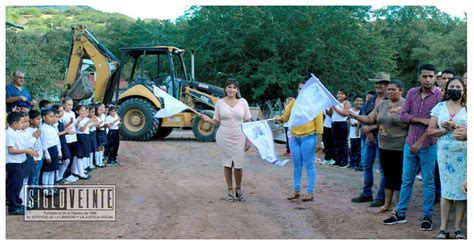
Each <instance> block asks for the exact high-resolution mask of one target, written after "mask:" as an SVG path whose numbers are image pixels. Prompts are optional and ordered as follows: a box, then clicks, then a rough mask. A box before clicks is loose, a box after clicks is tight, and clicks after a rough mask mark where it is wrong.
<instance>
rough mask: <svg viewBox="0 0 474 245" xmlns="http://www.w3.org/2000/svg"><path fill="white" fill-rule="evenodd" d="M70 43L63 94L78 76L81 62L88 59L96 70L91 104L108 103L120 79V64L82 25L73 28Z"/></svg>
mask: <svg viewBox="0 0 474 245" xmlns="http://www.w3.org/2000/svg"><path fill="white" fill-rule="evenodd" d="M71 42H72V45H71V51H70V54H69V62H68V68H67V72H66V79H65V88H66V89H65V94H66V95H67V93H68V91H69V90H70V89H71V88H72V86H73V85H74V83H75V82H76V79H77V77H78V76H79V75H80V72H81V67H82V63H83V60H84V59H86V58H90V59H91V60H92V62H93V63H94V66H95V70H96V81H95V84H94V98H93V102H94V103H95V102H99V101H101V102H104V103H109V102H110V101H111V99H112V95H113V91H114V88H115V85H116V84H117V83H118V81H119V79H120V73H119V72H120V63H119V62H118V59H117V58H116V57H115V56H114V55H113V54H112V53H111V52H110V51H109V50H108V49H107V48H106V47H105V46H103V45H102V44H101V43H99V42H98V41H97V39H95V38H94V36H92V34H91V33H89V32H88V31H87V30H86V28H85V26H83V25H79V26H78V27H77V28H73V38H72V41H71ZM81 99H86V98H81Z"/></svg>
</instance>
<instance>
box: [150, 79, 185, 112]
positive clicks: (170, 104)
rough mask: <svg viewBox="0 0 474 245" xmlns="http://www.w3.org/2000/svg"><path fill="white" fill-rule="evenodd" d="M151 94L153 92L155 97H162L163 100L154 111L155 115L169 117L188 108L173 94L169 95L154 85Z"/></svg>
mask: <svg viewBox="0 0 474 245" xmlns="http://www.w3.org/2000/svg"><path fill="white" fill-rule="evenodd" d="M153 94H155V96H156V97H161V98H163V101H164V105H162V107H161V109H160V110H159V111H157V112H156V114H155V117H160V118H163V117H170V116H173V115H174V114H177V113H180V112H182V111H184V110H186V108H188V106H187V105H186V104H184V103H183V102H181V101H179V100H177V99H175V98H174V97H173V96H171V95H169V94H168V93H166V92H165V91H163V90H161V89H160V88H158V87H157V86H154V85H153Z"/></svg>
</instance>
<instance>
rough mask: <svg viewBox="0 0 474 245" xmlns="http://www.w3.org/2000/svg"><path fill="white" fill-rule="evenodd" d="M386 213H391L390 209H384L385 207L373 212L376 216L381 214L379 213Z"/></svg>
mask: <svg viewBox="0 0 474 245" xmlns="http://www.w3.org/2000/svg"><path fill="white" fill-rule="evenodd" d="M388 211H392V208H386V207H383V206H382V207H380V208H379V209H377V210H376V211H375V213H376V214H381V213H385V212H388Z"/></svg>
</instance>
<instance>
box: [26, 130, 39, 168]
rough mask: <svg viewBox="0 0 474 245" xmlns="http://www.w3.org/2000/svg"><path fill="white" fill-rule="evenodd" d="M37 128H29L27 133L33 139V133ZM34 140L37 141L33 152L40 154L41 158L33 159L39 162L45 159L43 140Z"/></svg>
mask: <svg viewBox="0 0 474 245" xmlns="http://www.w3.org/2000/svg"><path fill="white" fill-rule="evenodd" d="M36 129H37V128H32V127H29V128H27V129H26V132H27V133H28V134H29V135H31V137H33V133H34V132H35V131H36ZM33 139H34V140H35V143H34V144H33V150H34V151H35V152H36V153H38V155H39V156H37V157H33V159H34V160H35V161H39V160H41V159H43V146H42V145H41V139H40V138H35V137H33Z"/></svg>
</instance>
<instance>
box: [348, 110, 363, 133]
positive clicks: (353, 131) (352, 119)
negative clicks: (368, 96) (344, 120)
mask: <svg viewBox="0 0 474 245" xmlns="http://www.w3.org/2000/svg"><path fill="white" fill-rule="evenodd" d="M349 111H351V112H354V113H355V114H357V115H360V109H359V110H358V111H354V109H353V108H351V109H350V110H349ZM357 122H358V121H357V120H355V119H354V118H351V126H350V131H349V138H350V139H359V138H360V135H361V128H362V126H359V136H356V127H354V126H352V124H356V123H357Z"/></svg>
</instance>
